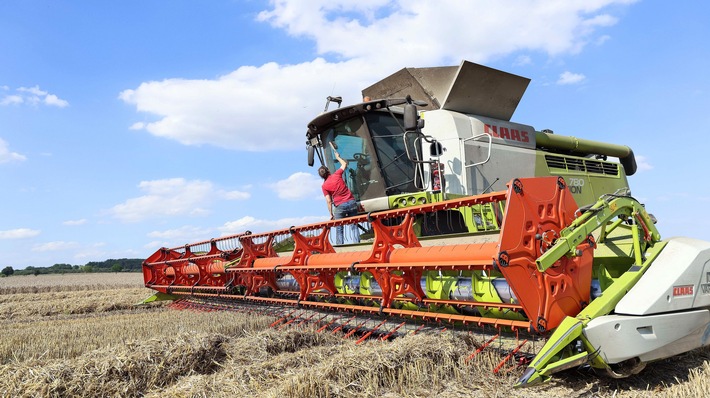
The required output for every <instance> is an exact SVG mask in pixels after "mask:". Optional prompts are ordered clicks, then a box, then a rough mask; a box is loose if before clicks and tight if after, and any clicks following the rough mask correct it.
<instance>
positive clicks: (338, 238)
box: [333, 200, 360, 245]
mask: <svg viewBox="0 0 710 398" xmlns="http://www.w3.org/2000/svg"><path fill="white" fill-rule="evenodd" d="M333 215H334V216H335V219H336V220H337V219H339V218H345V217H352V216H355V215H357V202H356V201H354V200H349V201H347V202H343V203H341V204H339V205H338V206H335V209H334V211H333ZM350 228H351V229H352V232H353V242H354V243H359V242H360V231H359V230H358V227H357V224H353V225H351V226H350ZM335 244H336V245H342V244H343V226H342V225H338V226H337V227H335Z"/></svg>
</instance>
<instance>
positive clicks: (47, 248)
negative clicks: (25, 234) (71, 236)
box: [32, 241, 79, 252]
mask: <svg viewBox="0 0 710 398" xmlns="http://www.w3.org/2000/svg"><path fill="white" fill-rule="evenodd" d="M77 247H79V244H78V243H77V242H64V241H55V242H47V243H41V244H37V245H34V246H33V247H32V251H33V252H53V251H60V250H70V249H76V248H77Z"/></svg>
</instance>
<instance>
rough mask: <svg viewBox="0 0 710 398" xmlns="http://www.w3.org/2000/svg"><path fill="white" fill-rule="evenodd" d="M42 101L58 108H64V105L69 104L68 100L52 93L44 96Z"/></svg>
mask: <svg viewBox="0 0 710 398" xmlns="http://www.w3.org/2000/svg"><path fill="white" fill-rule="evenodd" d="M44 103H45V104H47V105H51V106H57V107H60V108H64V107H65V106H69V102H67V101H65V100H63V99H61V98H59V97H57V96H56V95H54V94H49V95H47V96H46V97H44Z"/></svg>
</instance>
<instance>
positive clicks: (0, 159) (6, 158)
mask: <svg viewBox="0 0 710 398" xmlns="http://www.w3.org/2000/svg"><path fill="white" fill-rule="evenodd" d="M26 159H27V158H26V157H25V156H24V155H20V154H19V153H17V152H10V149H9V148H8V146H7V142H5V141H4V140H3V139H2V138H0V163H9V162H21V161H23V160H26Z"/></svg>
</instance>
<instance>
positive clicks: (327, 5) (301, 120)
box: [119, 0, 632, 151]
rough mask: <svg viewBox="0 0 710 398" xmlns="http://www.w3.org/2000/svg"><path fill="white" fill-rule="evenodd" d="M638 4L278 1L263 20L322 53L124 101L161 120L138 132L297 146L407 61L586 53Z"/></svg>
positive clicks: (234, 144) (140, 125) (607, 0)
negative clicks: (618, 9)
mask: <svg viewBox="0 0 710 398" xmlns="http://www.w3.org/2000/svg"><path fill="white" fill-rule="evenodd" d="M631 2H632V1H628V0H593V1H585V2H554V3H551V2H547V1H534V0H527V1H517V2H515V3H514V4H513V3H511V2H490V1H482V0H479V1H466V2H463V1H455V0H443V1H437V2H432V1H425V0H409V1H404V0H398V1H395V2H381V1H376V0H363V1H358V2H351V1H345V0H328V1H326V0H318V1H315V0H314V1H308V2H302V1H287V0H278V1H273V2H272V3H271V4H272V6H271V9H269V10H266V11H263V12H261V13H259V14H258V17H257V19H258V20H259V21H262V22H264V23H268V24H271V25H272V26H273V27H275V28H278V29H283V30H285V31H286V32H287V33H288V34H289V35H292V36H294V37H298V38H305V39H307V40H311V41H313V42H314V44H315V48H316V51H317V55H318V56H320V57H321V58H314V59H313V60H310V61H305V62H301V63H298V64H293V65H278V64H276V63H267V64H264V65H261V66H241V67H239V68H237V69H236V70H234V71H233V72H231V73H228V74H226V75H223V76H220V77H218V78H215V79H203V80H196V79H193V80H189V79H180V78H173V79H165V80H160V81H149V82H144V83H142V84H141V85H140V86H138V87H137V88H135V89H129V90H124V91H123V92H121V93H120V95H119V98H120V99H122V100H123V101H124V102H126V103H127V104H130V105H133V106H135V109H136V110H137V111H138V112H142V113H146V114H148V115H149V116H150V117H154V120H153V121H144V122H137V123H134V124H133V125H131V126H130V128H131V129H134V130H145V131H147V132H148V133H150V134H153V135H155V136H159V137H164V138H168V139H172V140H176V141H178V142H180V143H182V144H185V145H204V144H209V145H215V146H220V147H224V148H231V149H237V150H247V151H269V150H276V149H295V148H298V147H300V146H302V145H303V136H304V134H303V132H304V128H305V126H306V124H307V123H308V122H309V121H310V119H312V118H314V117H315V116H317V114H318V112H320V110H321V109H322V106H323V105H322V103H323V98H324V97H326V96H328V95H331V94H333V95H342V96H343V98H344V100H345V103H354V102H357V101H359V99H360V90H361V89H362V88H364V87H367V86H369V85H370V84H372V83H373V82H375V81H377V80H379V79H380V78H382V77H384V76H387V75H388V74H390V73H393V72H395V71H397V70H399V69H401V68H403V67H406V66H415V67H416V66H437V65H453V64H458V63H459V62H460V61H461V60H462V59H468V60H471V61H474V62H486V61H489V60H491V59H495V58H499V57H502V56H506V55H509V54H513V53H515V52H520V51H525V52H543V53H546V54H549V55H551V56H557V55H561V54H570V53H577V52H579V51H581V50H582V49H583V48H584V46H586V45H587V44H588V43H592V42H594V40H595V39H596V36H595V35H598V33H597V32H598V31H599V29H602V28H604V27H607V26H610V25H612V24H614V23H616V18H615V17H613V16H611V15H609V14H607V13H605V12H604V9H605V8H606V7H608V6H610V5H613V4H628V3H631ZM432 26H436V27H437V29H431V27H432ZM511 27H514V28H511ZM442 43H445V45H442ZM344 44H347V45H344ZM520 62H526V61H525V59H524V58H523V59H521V60H520Z"/></svg>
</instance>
